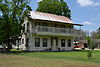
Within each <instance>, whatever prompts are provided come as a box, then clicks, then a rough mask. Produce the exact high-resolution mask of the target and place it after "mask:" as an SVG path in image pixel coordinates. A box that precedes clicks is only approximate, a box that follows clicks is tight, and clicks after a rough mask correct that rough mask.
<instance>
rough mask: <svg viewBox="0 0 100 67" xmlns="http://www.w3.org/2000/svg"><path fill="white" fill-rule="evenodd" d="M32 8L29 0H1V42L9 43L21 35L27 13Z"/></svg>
mask: <svg viewBox="0 0 100 67" xmlns="http://www.w3.org/2000/svg"><path fill="white" fill-rule="evenodd" d="M30 10H31V8H30V6H29V5H28V0H0V12H1V13H2V15H1V16H0V42H1V43H4V44H7V43H8V42H9V41H10V42H12V41H15V40H16V39H18V37H19V36H21V34H22V33H21V30H23V27H22V25H21V24H22V23H23V22H24V19H23V18H24V17H25V16H26V14H25V13H27V12H29V11H30Z"/></svg>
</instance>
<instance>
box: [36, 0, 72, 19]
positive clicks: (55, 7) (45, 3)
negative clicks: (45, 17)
mask: <svg viewBox="0 0 100 67" xmlns="http://www.w3.org/2000/svg"><path fill="white" fill-rule="evenodd" d="M36 11H39V12H44V13H51V14H56V15H61V16H66V17H67V18H69V19H71V10H70V9H69V7H68V6H67V3H66V2H64V0H42V1H40V2H38V8H37V10H36Z"/></svg>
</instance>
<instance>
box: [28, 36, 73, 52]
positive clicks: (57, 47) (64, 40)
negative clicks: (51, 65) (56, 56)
mask: <svg viewBox="0 0 100 67" xmlns="http://www.w3.org/2000/svg"><path fill="white" fill-rule="evenodd" d="M29 46H30V47H29V49H28V50H29V51H44V50H48V51H66V50H72V49H73V39H72V38H71V37H61V36H43V35H33V37H32V39H30V42H29Z"/></svg>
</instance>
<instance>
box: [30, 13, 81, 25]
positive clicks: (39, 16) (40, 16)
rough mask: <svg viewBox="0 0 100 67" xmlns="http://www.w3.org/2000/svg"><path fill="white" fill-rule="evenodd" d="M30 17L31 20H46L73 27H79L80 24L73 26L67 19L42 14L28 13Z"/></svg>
mask: <svg viewBox="0 0 100 67" xmlns="http://www.w3.org/2000/svg"><path fill="white" fill-rule="evenodd" d="M30 17H31V18H32V19H38V20H48V21H56V22H63V23H69V24H73V25H79V26H82V25H81V24H74V23H73V22H72V21H71V20H70V19H69V18H67V17H64V16H59V15H54V14H49V13H42V12H34V11H30Z"/></svg>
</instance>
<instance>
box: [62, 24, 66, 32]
mask: <svg viewBox="0 0 100 67" xmlns="http://www.w3.org/2000/svg"><path fill="white" fill-rule="evenodd" d="M61 28H63V29H61V33H66V29H65V28H66V26H65V25H61Z"/></svg>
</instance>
